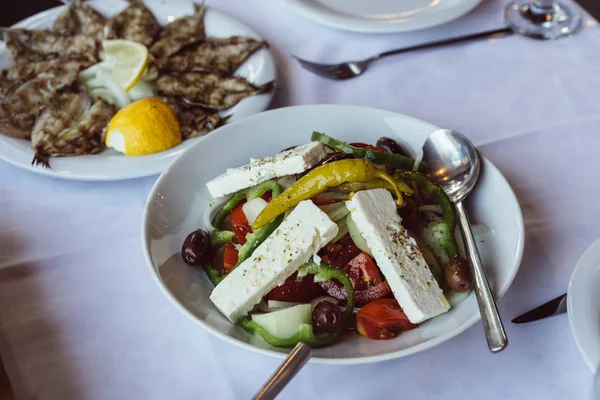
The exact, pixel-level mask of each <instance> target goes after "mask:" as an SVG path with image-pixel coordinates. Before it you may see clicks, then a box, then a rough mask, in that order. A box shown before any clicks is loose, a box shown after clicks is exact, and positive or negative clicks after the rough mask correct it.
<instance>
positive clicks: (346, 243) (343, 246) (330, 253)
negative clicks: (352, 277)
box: [319, 234, 360, 268]
mask: <svg viewBox="0 0 600 400" xmlns="http://www.w3.org/2000/svg"><path fill="white" fill-rule="evenodd" d="M359 254H360V249H359V248H358V247H356V245H355V244H354V241H353V240H352V238H351V237H350V235H349V234H345V235H344V236H342V238H341V239H340V240H338V241H337V242H336V243H330V244H328V245H327V246H325V247H324V248H323V249H321V251H320V252H319V255H320V256H321V257H322V258H323V261H325V262H326V263H327V264H330V265H333V266H336V267H338V268H344V267H345V266H346V264H348V263H349V262H350V260H352V259H353V258H354V257H356V256H357V255H359Z"/></svg>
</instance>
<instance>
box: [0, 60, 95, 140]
mask: <svg viewBox="0 0 600 400" xmlns="http://www.w3.org/2000/svg"><path fill="white" fill-rule="evenodd" d="M89 65H90V64H89V62H87V61H77V60H69V61H66V62H61V63H57V64H56V65H52V66H50V67H48V68H47V69H46V70H44V71H43V72H41V73H39V74H36V75H35V77H34V78H33V79H29V80H27V81H25V82H24V83H20V84H18V85H15V87H14V88H10V89H9V93H7V94H6V96H5V97H4V98H3V99H1V100H0V126H1V128H0V133H2V134H5V135H8V136H13V137H18V138H22V139H28V138H29V137H30V133H31V128H32V127H33V125H34V124H35V120H36V118H37V116H38V114H39V112H40V111H41V109H42V108H43V107H44V106H45V105H46V104H47V103H48V102H50V100H51V99H52V98H53V97H54V96H55V94H56V93H57V92H59V91H61V90H65V89H68V88H70V87H72V86H73V85H77V83H76V82H77V78H78V75H79V72H80V71H81V70H83V69H84V68H86V67H87V66H89Z"/></svg>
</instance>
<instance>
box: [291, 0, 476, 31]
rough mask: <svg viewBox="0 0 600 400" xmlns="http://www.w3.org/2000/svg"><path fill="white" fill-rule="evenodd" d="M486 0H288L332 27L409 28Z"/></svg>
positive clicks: (427, 24)
mask: <svg viewBox="0 0 600 400" xmlns="http://www.w3.org/2000/svg"><path fill="white" fill-rule="evenodd" d="M481 1H482V0H369V1H365V0H285V3H286V4H288V5H289V6H290V8H291V9H292V10H294V11H296V12H297V13H298V14H300V15H302V16H303V17H305V18H308V19H311V20H313V21H315V22H318V23H320V24H323V25H327V26H330V27H332V28H337V29H343V30H348V31H355V32H364V33H391V32H407V31H415V30H419V29H425V28H430V27H433V26H436V25H441V24H444V23H446V22H449V21H451V20H453V19H456V18H458V17H460V16H462V15H464V14H466V13H468V12H469V11H471V10H472V9H473V8H475V7H476V6H477V5H478V4H479V3H481Z"/></svg>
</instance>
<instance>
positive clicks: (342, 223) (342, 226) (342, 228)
mask: <svg viewBox="0 0 600 400" xmlns="http://www.w3.org/2000/svg"><path fill="white" fill-rule="evenodd" d="M336 224H337V226H338V234H337V235H335V237H334V238H333V240H332V241H331V243H335V242H337V241H338V240H340V239H341V238H342V237H344V235H346V233H348V224H347V223H346V218H342V219H340V220H339V221H337V222H336Z"/></svg>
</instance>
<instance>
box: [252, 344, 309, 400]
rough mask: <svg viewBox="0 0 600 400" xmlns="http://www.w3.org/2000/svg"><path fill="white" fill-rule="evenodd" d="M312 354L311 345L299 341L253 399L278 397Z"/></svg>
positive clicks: (268, 399) (262, 399) (267, 399)
mask: <svg viewBox="0 0 600 400" xmlns="http://www.w3.org/2000/svg"><path fill="white" fill-rule="evenodd" d="M311 354H312V352H311V349H310V346H308V345H307V344H304V343H302V342H300V343H298V344H297V345H296V347H294V349H293V350H292V352H291V353H290V354H289V355H288V357H287V358H286V359H285V361H284V362H283V363H282V364H281V366H280V367H279V369H277V371H275V373H274V374H273V375H272V376H271V377H270V378H269V380H268V381H267V383H265V385H264V386H263V387H262V388H261V389H260V390H259V391H258V393H257V394H256V395H255V396H254V397H253V398H252V400H272V399H274V398H275V397H277V395H278V394H279V392H281V391H282V390H283V388H284V387H285V386H286V385H287V384H288V383H289V382H290V381H291V380H292V378H293V377H294V376H296V374H297V373H298V372H299V371H300V370H301V369H302V367H303V366H304V364H306V363H307V362H308V360H309V359H310V356H311Z"/></svg>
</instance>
